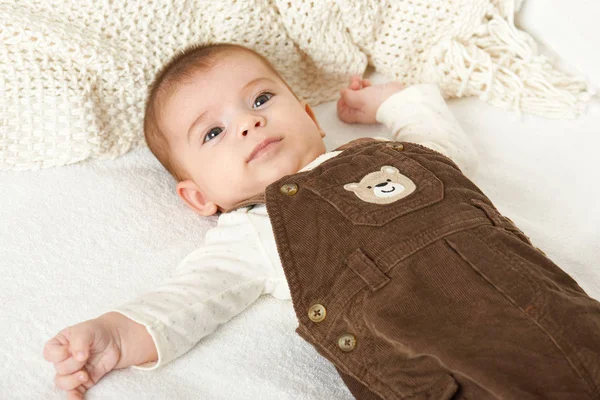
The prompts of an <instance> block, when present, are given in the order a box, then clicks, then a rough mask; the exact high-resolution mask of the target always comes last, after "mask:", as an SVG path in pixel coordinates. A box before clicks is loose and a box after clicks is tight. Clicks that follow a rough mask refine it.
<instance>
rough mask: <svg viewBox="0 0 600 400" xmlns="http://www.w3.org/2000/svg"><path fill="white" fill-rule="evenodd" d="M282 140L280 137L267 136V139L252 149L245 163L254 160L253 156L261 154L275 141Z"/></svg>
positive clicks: (256, 156)
mask: <svg viewBox="0 0 600 400" xmlns="http://www.w3.org/2000/svg"><path fill="white" fill-rule="evenodd" d="M282 140H283V139H282V138H267V139H265V140H263V141H262V142H261V143H259V144H258V145H257V146H256V147H255V148H254V150H253V151H252V153H251V154H250V156H249V157H248V159H247V160H246V163H249V162H250V161H252V160H254V159H255V158H258V157H260V156H261V155H262V153H263V152H264V151H266V150H265V149H267V150H268V149H269V148H270V146H271V145H273V144H276V143H277V142H280V141H282Z"/></svg>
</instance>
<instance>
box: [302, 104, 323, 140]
mask: <svg viewBox="0 0 600 400" xmlns="http://www.w3.org/2000/svg"><path fill="white" fill-rule="evenodd" d="M300 104H302V107H304V111H306V113H307V114H308V116H309V117H310V118H311V119H312V120H313V121H315V125H317V129H318V130H319V132H321V137H324V136H325V132H323V129H321V126H320V125H319V121H317V117H316V116H315V113H314V112H313V109H312V108H311V107H310V106H309V105H308V103H307V102H306V101H304V100H302V101H301V102H300Z"/></svg>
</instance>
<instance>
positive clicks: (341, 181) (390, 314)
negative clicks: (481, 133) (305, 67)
mask: <svg viewBox="0 0 600 400" xmlns="http://www.w3.org/2000/svg"><path fill="white" fill-rule="evenodd" d="M340 150H343V152H342V153H340V154H339V155H337V156H335V157H333V158H331V159H329V160H326V161H325V162H323V163H322V164H320V165H318V166H317V167H315V168H314V169H313V170H310V171H305V172H300V173H296V174H294V175H287V176H285V177H283V178H281V179H279V180H278V181H276V182H274V183H272V184H271V185H269V186H268V187H267V189H266V192H265V194H264V195H259V196H257V197H254V198H252V199H249V200H246V201H244V202H243V203H240V204H239V206H242V205H248V204H253V203H261V202H265V200H266V206H267V211H268V214H269V217H270V220H271V224H272V227H273V232H274V235H275V240H276V243H277V249H278V251H279V256H280V258H281V262H282V265H283V269H284V271H285V275H286V278H287V281H288V284H289V287H290V293H291V296H292V301H293V305H294V310H295V313H296V316H297V318H298V322H299V326H298V328H297V329H296V332H297V333H298V334H299V335H300V336H301V337H303V338H304V339H305V340H307V341H308V342H309V343H311V344H312V345H313V346H314V347H315V348H316V349H317V351H318V352H319V353H320V354H321V355H322V356H323V357H325V358H327V359H328V360H330V361H331V362H332V363H333V364H334V365H335V366H336V368H337V370H338V372H339V373H340V375H341V377H342V378H343V380H344V382H345V383H346V385H347V386H348V388H349V390H350V391H351V392H352V394H353V395H354V396H355V397H356V398H357V399H469V400H485V399H518V400H523V399H565V400H567V399H568V400H576V399H600V303H598V302H597V301H596V300H594V299H592V298H590V297H589V296H588V295H587V294H586V293H585V292H584V291H583V289H581V287H579V285H578V284H577V283H576V282H575V281H574V280H573V279H572V278H571V277H570V276H569V275H568V274H567V273H565V272H564V271H563V270H561V269H560V268H559V267H558V266H556V265H555V264H554V263H553V262H552V261H551V260H550V259H548V258H547V257H546V256H545V255H544V254H543V253H542V252H541V251H540V250H539V249H537V248H536V247H534V246H533V245H532V244H531V242H530V241H529V239H528V238H527V237H526V236H525V235H524V234H523V233H522V232H521V231H520V230H519V229H518V228H517V227H516V226H515V225H514V224H513V223H512V221H510V220H509V219H508V218H506V217H504V216H502V215H501V214H500V213H499V212H498V211H497V210H496V208H495V207H494V206H493V204H492V203H491V201H490V200H489V199H488V198H487V197H486V196H485V195H484V194H483V193H482V192H481V191H480V190H479V189H478V188H477V187H476V186H475V185H474V184H473V183H472V182H471V181H470V180H469V179H467V178H466V177H465V176H464V175H463V174H462V173H461V172H460V170H459V169H458V167H457V166H456V164H454V163H453V162H452V161H451V160H450V159H449V158H447V157H445V156H444V155H442V154H440V153H437V152H435V151H433V150H430V149H428V148H426V147H424V146H420V145H417V144H411V143H405V142H382V141H377V140H372V139H367V140H359V141H354V142H350V143H348V144H347V145H345V146H343V147H342V148H340ZM236 207H237V206H236Z"/></svg>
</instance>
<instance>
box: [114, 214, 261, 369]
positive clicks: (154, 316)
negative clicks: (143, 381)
mask: <svg viewBox="0 0 600 400" xmlns="http://www.w3.org/2000/svg"><path fill="white" fill-rule="evenodd" d="M228 214H237V215H227V216H226V218H229V220H230V221H231V217H234V219H236V221H237V222H229V223H222V219H224V218H223V215H222V216H221V217H220V219H219V225H217V226H216V227H214V228H212V229H210V230H209V231H208V232H207V234H206V236H205V244H204V246H202V247H200V248H198V249H196V250H194V251H192V252H191V253H190V254H188V255H187V256H186V257H185V258H184V259H183V260H182V261H181V263H180V264H179V265H178V267H177V269H176V270H175V272H174V273H172V275H171V276H170V277H169V278H168V279H167V280H166V281H165V282H164V283H163V284H161V285H160V286H158V287H156V288H154V289H152V290H149V291H147V292H145V293H144V294H142V295H140V296H138V297H137V298H136V299H134V300H133V301H130V302H127V303H125V304H123V305H121V306H120V307H118V308H116V309H115V310H112V311H116V312H119V313H121V314H123V315H125V316H126V317H128V318H130V319H132V320H133V321H135V322H137V323H139V324H142V325H144V326H145V327H146V329H147V330H148V332H149V333H150V335H151V336H152V339H153V340H154V344H155V346H156V349H157V353H158V360H157V361H156V362H151V363H146V364H142V365H138V366H133V368H136V369H144V370H153V369H156V368H158V367H159V366H163V365H165V364H167V363H168V362H170V361H172V360H173V359H175V358H177V357H179V356H180V355H182V354H184V353H185V352H187V351H189V350H190V349H191V348H192V347H193V346H194V345H196V343H198V341H199V340H200V339H202V338H203V337H205V336H207V335H208V334H210V333H211V332H213V331H214V330H215V329H216V328H217V327H218V326H219V325H221V324H223V323H224V322H227V321H228V320H230V319H231V318H232V317H234V316H235V315H237V314H239V313H240V312H242V311H243V310H244V309H246V308H247V307H248V306H249V305H250V304H252V303H253V302H254V301H255V300H256V299H258V297H259V296H260V295H261V294H263V293H264V289H265V282H266V281H267V280H268V279H269V276H268V275H269V269H268V268H265V265H264V258H263V255H262V253H261V252H260V250H259V248H258V246H257V240H258V237H257V234H256V231H255V230H254V229H253V228H252V225H251V224H250V223H243V222H244V221H242V223H240V218H245V219H246V220H247V216H246V215H245V214H241V213H228Z"/></svg>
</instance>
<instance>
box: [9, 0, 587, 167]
mask: <svg viewBox="0 0 600 400" xmlns="http://www.w3.org/2000/svg"><path fill="white" fill-rule="evenodd" d="M520 2H521V0H457V1H453V2H441V1H435V0H336V1H324V0H312V1H311V0H270V1H260V0H213V1H210V0H175V1H164V0H127V1H106V0H104V1H98V0H28V1H18V2H16V1H12V0H0V170H8V169H14V170H31V169H39V168H47V167H52V166H59V165H66V164H72V163H75V162H78V161H81V160H85V159H88V158H94V159H114V158H116V157H118V156H120V155H122V154H124V153H125V152H127V151H128V150H130V149H131V148H135V147H138V146H145V142H144V135H143V131H142V122H143V113H144V102H145V99H146V96H147V90H148V86H149V84H150V83H151V82H152V79H153V77H154V74H155V73H156V71H157V70H158V69H159V68H160V67H161V66H162V65H163V64H164V63H165V62H167V61H168V60H169V59H170V58H171V56H173V55H174V54H175V53H176V52H178V51H180V50H181V49H183V48H185V47H187V46H188V45H190V44H193V43H213V42H230V43H238V44H241V45H244V46H247V47H249V48H252V49H254V50H256V51H258V52H260V53H261V54H263V55H265V56H266V57H267V58H268V59H269V60H270V61H271V62H272V63H273V65H274V66H275V68H276V69H277V70H278V71H279V72H280V73H281V75H282V77H283V78H284V79H285V80H286V81H287V82H288V84H289V85H290V86H291V87H292V88H293V89H294V91H296V93H297V94H298V96H299V97H301V98H302V99H304V100H306V101H307V102H308V103H310V104H311V105H313V106H316V105H318V104H320V103H322V102H325V101H331V100H334V99H336V98H337V97H338V95H339V89H340V88H341V87H343V86H346V85H347V84H348V81H349V77H350V76H351V75H352V74H354V73H358V74H362V73H363V72H364V71H365V69H366V67H367V65H368V64H371V65H373V67H374V68H375V69H376V70H378V71H380V72H381V73H383V74H385V75H387V76H388V77H390V79H396V80H399V81H401V82H403V83H405V84H406V85H411V84H415V83H437V84H439V85H440V88H441V90H442V93H443V95H444V97H446V98H449V97H461V96H479V97H481V98H482V99H484V100H486V101H488V102H489V103H491V104H494V105H498V106H502V107H507V108H512V109H515V110H519V111H521V110H522V111H525V112H531V113H535V114H539V115H544V116H548V117H559V118H572V117H575V116H577V115H578V114H580V113H581V112H582V111H583V110H584V107H585V102H586V101H587V100H588V99H589V97H590V96H591V92H590V89H589V87H588V85H587V84H586V82H585V81H584V80H582V79H580V78H577V77H570V76H567V75H565V74H563V73H561V72H559V71H556V70H555V69H553V68H552V66H551V65H550V63H549V62H548V60H546V59H545V58H544V57H543V56H539V55H536V48H535V43H534V41H533V39H532V38H531V37H530V36H529V35H527V34H526V33H524V32H522V31H519V30H518V29H517V28H515V26H514V24H513V20H512V19H513V15H514V13H515V11H516V10H518V8H519V6H520Z"/></svg>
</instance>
